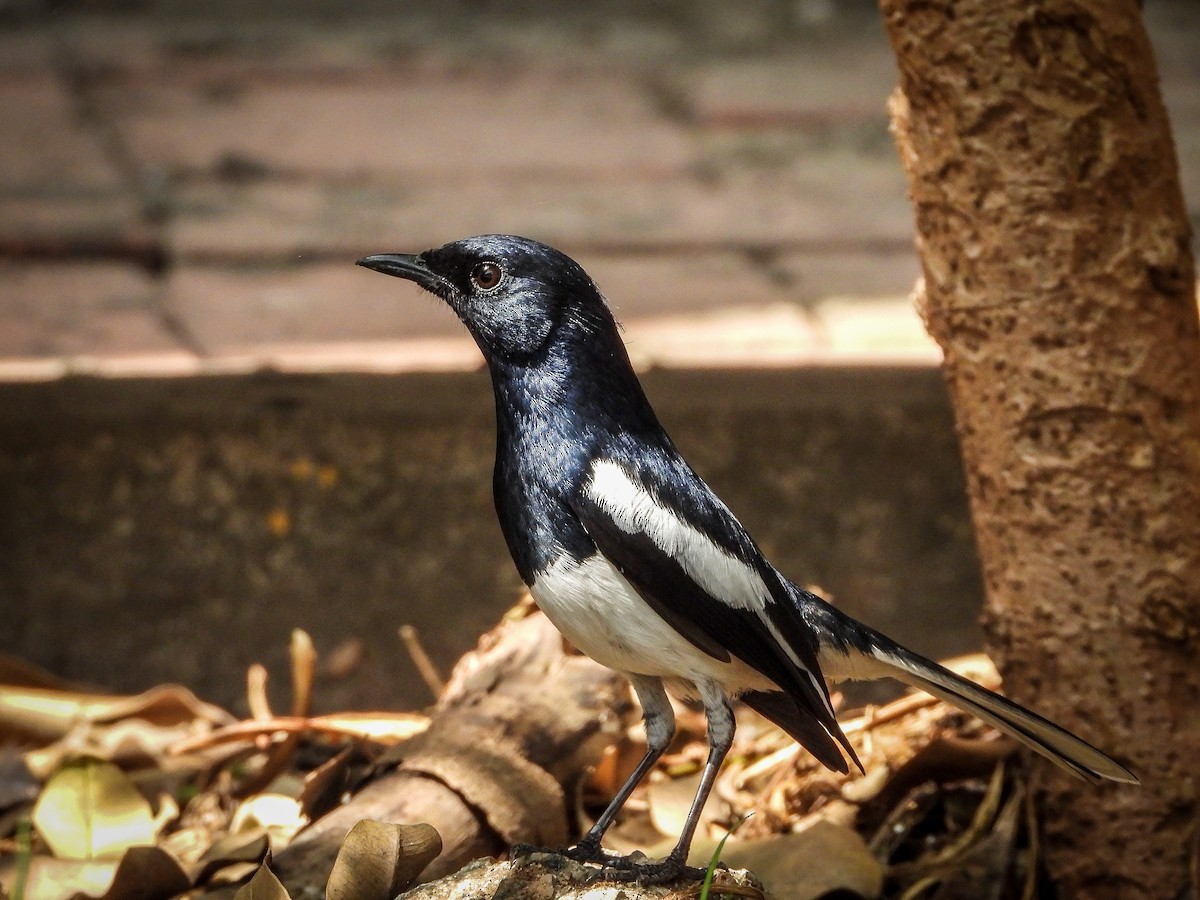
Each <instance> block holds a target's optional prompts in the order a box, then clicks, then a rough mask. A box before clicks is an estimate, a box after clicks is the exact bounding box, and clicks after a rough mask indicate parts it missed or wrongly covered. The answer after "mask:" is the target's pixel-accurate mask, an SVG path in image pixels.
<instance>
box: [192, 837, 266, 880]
mask: <svg viewBox="0 0 1200 900" xmlns="http://www.w3.org/2000/svg"><path fill="white" fill-rule="evenodd" d="M270 847H271V840H270V838H268V837H267V833H266V831H259V832H257V833H242V834H226V835H225V836H224V837H222V838H219V839H217V840H216V841H213V843H212V846H210V847H209V848H208V849H207V850H206V851H205V852H204V853H203V854H202V855H201V857H200V860H199V862H198V863H197V864H196V867H195V872H194V873H193V876H192V880H193V881H194V882H195V883H196V884H202V883H204V882H206V881H209V880H211V879H212V877H213V876H214V875H215V874H216V873H217V872H218V871H220V870H221V869H224V868H226V867H229V866H234V865H241V864H244V863H249V864H251V865H253V866H254V867H257V866H258V865H259V863H261V862H262V860H263V858H264V857H266V855H267V851H268V850H269V849H270Z"/></svg>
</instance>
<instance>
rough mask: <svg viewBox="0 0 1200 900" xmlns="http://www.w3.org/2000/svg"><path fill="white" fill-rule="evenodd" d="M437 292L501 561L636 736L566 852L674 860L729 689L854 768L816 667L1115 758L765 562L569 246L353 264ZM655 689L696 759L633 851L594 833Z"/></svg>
mask: <svg viewBox="0 0 1200 900" xmlns="http://www.w3.org/2000/svg"><path fill="white" fill-rule="evenodd" d="M358 262H359V265H362V266H366V267H367V268H369V269H374V270H376V271H378V272H383V273H385V274H388V275H396V276H399V277H401V278H406V279H408V280H410V281H414V282H416V283H417V284H418V285H420V286H421V287H423V288H424V289H425V290H427V291H430V292H431V293H433V294H436V295H437V296H438V297H441V298H442V299H443V300H444V301H446V303H447V304H449V306H450V308H451V309H453V310H454V312H455V313H456V314H457V315H458V317H459V318H460V319H461V320H462V321H463V323H464V324H465V325H466V326H467V329H468V330H469V331H470V332H471V335H472V336H473V337H474V338H475V341H476V343H478V345H479V347H480V349H481V350H482V351H483V356H484V358H485V360H486V361H487V366H488V370H489V371H490V373H491V376H492V385H493V387H494V390H495V399H496V422H497V442H496V467H495V472H494V478H493V491H494V495H495V501H496V510H497V512H498V514H499V517H500V526H501V528H502V530H503V532H504V538H505V540H506V541H507V543H508V548H509V550H510V551H511V553H512V556H513V560H514V561H515V562H516V565H517V569H518V570H519V571H520V574H521V577H522V578H523V579H524V581H525V583H526V584H527V585H529V589H530V592H531V593H532V594H533V597H534V599H535V600H536V601H537V603H538V605H539V606H540V607H541V609H542V610H543V611H544V612H545V614H546V615H547V616H548V617H549V618H550V620H551V621H552V622H554V624H555V625H556V626H557V627H558V628H559V630H560V631H561V632H562V633H563V634H564V635H565V636H566V637H567V638H568V639H569V640H570V641H571V642H572V643H573V644H575V645H576V646H577V647H578V648H579V649H581V650H582V651H583V652H584V653H586V654H588V655H589V656H591V657H592V658H593V659H595V660H597V661H598V662H600V663H603V664H604V665H606V666H609V667H611V668H613V669H616V670H618V671H620V672H622V673H624V674H625V675H627V676H628V678H629V680H630V681H631V682H632V684H633V688H634V690H635V691H636V692H637V696H638V699H639V701H640V702H641V706H642V710H643V713H644V716H645V726H646V737H647V744H648V748H649V749H648V750H647V752H646V755H645V757H644V758H643V759H642V760H641V762H640V763H639V764H638V766H637V768H636V769H635V770H634V772H633V774H632V776H631V777H630V778H629V780H628V781H627V782H626V783H625V785H624V786H623V787H622V788H621V789H620V790H619V791H618V792H617V795H616V797H615V798H614V799H613V801H612V803H611V804H610V805H609V807H608V808H607V809H606V810H605V811H604V813H603V814H602V815H601V816H600V818H599V819H598V820H597V822H596V824H595V825H594V826H593V827H592V829H591V830H590V831H589V832H588V833H587V835H585V836H584V838H583V839H582V840H581V841H580V842H579V843H578V844H576V845H575V846H574V847H572V848H569V849H568V851H566V852H567V853H568V854H569V855H571V856H573V857H574V858H576V859H582V860H593V861H599V862H604V863H607V864H608V865H609V866H610V867H614V866H615V867H616V869H617V870H618V871H620V872H624V873H625V874H626V875H627V877H631V878H637V879H638V880H642V881H654V880H666V879H670V878H672V877H675V876H676V875H678V874H680V873H681V872H684V871H685V870H686V859H687V853H688V848H689V845H690V844H691V840H692V835H693V833H694V831H695V828H696V823H697V820H698V818H699V815H700V811H701V809H702V808H703V805H704V801H705V800H706V799H707V797H708V794H709V791H710V790H711V789H712V785H713V780H714V779H715V777H716V774H717V770H718V768H719V767H720V765H721V762H722V760H723V759H724V757H725V754H726V753H727V752H728V751H729V747H730V745H731V743H732V741H733V733H734V717H733V711H732V709H731V706H730V702H731V701H732V700H733V699H734V698H740V699H741V700H742V701H743V702H745V703H746V704H748V705H749V706H750V707H751V708H753V709H755V710H757V711H758V712H759V713H761V714H762V715H764V716H766V717H767V718H768V719H771V720H772V721H774V722H775V723H776V724H778V725H779V726H780V727H781V728H782V729H783V730H784V731H786V732H787V733H788V734H790V735H791V736H792V737H793V738H795V739H796V740H797V741H799V742H800V743H801V744H802V745H803V746H804V747H805V748H806V749H807V750H808V751H809V752H810V753H812V754H813V756H815V757H816V758H817V759H818V760H820V761H821V762H822V763H824V764H825V765H826V766H828V767H829V768H831V769H834V770H836V771H839V772H846V771H848V766H847V759H849V760H850V761H851V762H853V763H855V764H856V765H858V766H859V767H860V768H861V764H860V763H859V762H858V759H857V757H856V756H855V753H854V748H853V747H852V746H851V744H850V742H849V741H848V740H847V739H846V736H845V735H844V734H843V733H842V730H841V728H840V727H839V726H838V722H837V719H836V718H835V715H834V710H833V707H832V705H831V704H830V700H829V691H828V688H827V687H826V683H825V679H826V678H830V679H842V678H865V679H871V678H881V677H885V676H890V677H893V678H897V679H900V680H901V681H904V682H907V683H909V684H911V685H914V686H916V687H919V688H922V689H923V690H926V691H928V692H929V693H931V694H933V695H934V696H936V697H940V698H942V699H944V700H947V701H949V702H951V703H953V704H954V705H956V706H958V707H959V708H961V709H963V710H965V711H967V712H970V713H973V714H974V715H976V716H978V717H979V718H981V719H983V720H984V721H985V722H988V723H990V724H992V725H994V726H996V727H997V728H999V729H1000V730H1001V731H1004V732H1006V733H1008V734H1010V735H1012V736H1013V737H1015V738H1017V739H1018V740H1020V741H1023V742H1024V743H1025V744H1027V745H1029V746H1030V747H1032V748H1033V749H1034V750H1036V751H1037V752H1039V753H1041V754H1042V755H1044V756H1046V757H1048V758H1049V759H1050V760H1051V761H1053V762H1055V763H1057V764H1058V765H1060V766H1062V767H1063V768H1065V769H1067V770H1068V771H1070V772H1073V773H1074V774H1076V775H1078V776H1081V777H1083V778H1086V779H1089V780H1093V781H1098V780H1100V779H1102V778H1108V779H1112V780H1114V781H1123V782H1130V783H1136V782H1137V778H1136V777H1135V776H1134V775H1133V774H1132V773H1131V772H1130V771H1129V770H1128V769H1126V768H1125V767H1124V766H1122V765H1121V764H1119V763H1118V762H1116V761H1115V760H1113V759H1111V758H1110V757H1109V756H1107V755H1106V754H1104V753H1102V752H1101V751H1099V750H1097V749H1096V748H1095V747H1093V746H1091V745H1090V744H1088V743H1086V742H1084V741H1082V740H1080V739H1079V738H1077V737H1075V736H1074V735H1073V734H1070V733H1069V732H1067V731H1065V730H1064V729H1062V728H1060V727H1059V726H1057V725H1055V724H1054V723H1052V722H1049V721H1047V720H1046V719H1044V718H1042V717H1041V716H1039V715H1037V714H1036V713H1033V712H1030V711H1029V710H1027V709H1024V708H1023V707H1021V706H1019V705H1017V704H1016V703H1013V702H1012V701H1011V700H1007V699H1005V698H1004V697H1001V696H1000V695H998V694H995V693H992V692H991V691H988V690H986V689H984V688H982V687H979V686H978V685H976V684H974V683H972V682H970V681H968V680H966V679H964V678H962V677H960V676H958V675H956V674H954V673H953V672H950V671H949V670H947V669H945V668H943V667H942V666H939V665H938V664H937V663H935V662H932V661H930V660H928V659H925V658H924V657H922V656H919V655H918V654H916V653H913V652H912V651H910V650H908V649H906V648H904V647H901V646H900V645H899V644H897V643H896V642H895V641H893V640H891V639H890V638H888V637H886V636H884V635H882V634H880V633H879V632H877V631H874V630H872V629H871V628H868V627H867V626H866V625H863V624H862V623H860V622H858V621H856V620H854V619H852V618H850V617H849V616H847V615H846V614H844V613H842V612H839V611H838V610H837V609H835V608H834V607H833V606H831V605H829V604H828V603H826V602H825V601H824V600H822V599H821V598H820V597H818V596H816V595H815V594H813V593H810V592H809V591H806V590H804V589H803V588H800V587H798V586H797V585H795V584H793V583H792V582H791V581H789V580H788V579H787V578H785V577H784V576H783V575H781V574H780V573H779V572H778V571H777V570H776V569H775V568H774V567H773V566H772V565H771V564H770V563H769V562H768V561H767V560H766V559H765V558H764V556H763V555H762V553H761V552H760V551H759V549H758V547H757V546H756V545H755V543H754V540H753V539H752V538H751V537H750V535H749V534H747V533H746V531H745V529H744V528H743V527H742V526H741V524H740V523H739V522H738V520H737V519H736V518H734V516H733V514H732V513H731V512H730V511H729V509H728V508H727V507H726V506H725V504H723V503H722V502H721V501H720V500H719V499H718V498H717V496H716V495H715V494H714V493H713V492H712V490H711V489H710V488H709V487H708V485H707V484H705V483H704V481H703V480H702V479H701V478H700V476H699V475H697V474H696V473H695V472H694V471H693V470H692V469H691V467H690V466H689V465H688V464H687V463H686V462H685V461H684V459H683V457H682V456H680V454H679V451H678V450H676V449H675V445H674V444H673V443H672V442H671V439H670V438H669V437H668V436H667V434H666V432H665V431H664V430H663V428H662V426H661V425H660V424H659V422H658V419H657V418H656V417H655V415H654V411H653V410H652V409H651V407H650V403H649V402H648V401H647V399H646V396H645V394H644V393H643V392H642V386H641V384H640V383H639V382H638V379H637V376H636V375H635V374H634V371H633V367H632V366H631V365H630V363H629V357H628V355H627V354H626V351H625V346H624V344H623V343H622V342H621V338H620V336H619V334H618V331H617V325H616V322H615V321H614V319H613V316H612V313H611V312H610V311H609V308H608V306H607V305H606V303H605V301H604V299H603V298H602V297H601V295H600V292H599V291H598V290H597V288H596V285H595V284H593V282H592V280H591V279H590V278H589V277H588V276H587V274H586V273H585V272H584V271H583V269H582V268H580V266H579V265H578V264H577V263H576V262H575V261H574V260H571V259H569V258H568V257H566V256H565V255H563V254H562V253H560V252H558V251H557V250H554V249H552V248H550V247H547V246H545V245H544V244H540V243H537V242H536V241H531V240H528V239H525V238H519V237H512V236H508V235H484V236H481V237H473V238H468V239H466V240H461V241H455V242H453V243H450V244H446V245H445V246H444V247H441V248H439V249H436V250H428V251H426V252H424V253H421V254H419V255H415V256H410V255H405V254H380V255H377V256H368V257H365V258H364V259H361V260H359V261H358ZM667 688H670V689H671V690H672V691H677V692H679V693H682V694H683V695H685V696H689V697H698V698H699V700H700V701H701V703H703V705H704V710H705V714H706V716H707V719H708V743H709V755H708V761H707V764H706V765H705V767H704V771H703V774H702V777H701V781H700V787H699V790H698V791H697V793H696V797H695V800H694V801H693V803H692V806H691V809H690V811H689V813H688V816H687V820H686V822H685V824H684V828H683V833H682V834H681V835H680V838H679V843H678V844H677V845H676V847H675V849H674V850H673V851H672V852H671V854H670V855H669V856H668V857H667V858H666V859H665V860H663V861H662V862H659V863H653V864H636V865H635V864H633V863H630V862H629V861H627V860H622V859H620V858H614V857H613V856H610V855H608V854H606V853H605V852H604V851H602V850H601V849H600V839H601V837H602V836H603V834H604V832H605V830H606V829H607V828H608V826H609V825H610V824H612V821H613V819H614V818H615V817H616V814H617V812H618V811H619V810H620V808H621V806H622V805H623V804H624V802H625V801H626V800H627V799H628V798H629V795H630V794H631V793H632V792H633V789H634V787H635V786H636V785H637V783H638V782H639V781H640V780H641V779H642V777H643V776H645V775H646V773H647V772H648V771H649V770H650V768H651V767H652V766H653V765H654V763H655V762H656V761H657V760H658V758H659V757H660V756H661V755H662V754H663V752H664V751H665V750H666V748H667V745H668V743H669V742H670V740H671V737H672V735H673V733H674V730H675V721H674V714H673V713H672V710H671V704H670V702H669V700H668V699H667Z"/></svg>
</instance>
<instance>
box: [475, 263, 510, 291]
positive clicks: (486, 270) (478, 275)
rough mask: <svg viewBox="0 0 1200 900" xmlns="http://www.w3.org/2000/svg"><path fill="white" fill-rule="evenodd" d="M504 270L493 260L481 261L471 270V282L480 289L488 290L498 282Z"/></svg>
mask: <svg viewBox="0 0 1200 900" xmlns="http://www.w3.org/2000/svg"><path fill="white" fill-rule="evenodd" d="M503 277H504V270H503V269H501V268H500V266H498V265H497V264H496V263H494V262H481V263H480V264H479V265H477V266H476V267H475V268H473V269H472V270H471V282H472V283H473V284H474V285H475V287H477V288H479V290H481V291H490V290H492V289H493V288H495V287H496V286H497V285H498V284H500V280H501V279H502V278H503Z"/></svg>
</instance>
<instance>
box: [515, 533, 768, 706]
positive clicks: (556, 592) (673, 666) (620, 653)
mask: <svg viewBox="0 0 1200 900" xmlns="http://www.w3.org/2000/svg"><path fill="white" fill-rule="evenodd" d="M530 593H532V594H533V599H534V600H535V601H537V605H538V606H539V607H540V608H541V610H542V612H544V613H545V614H546V616H547V618H549V619H550V621H551V622H553V623H554V625H555V627H557V628H558V630H559V631H561V632H562V633H563V635H564V636H565V637H566V638H567V640H569V641H570V642H571V643H572V644H574V645H575V646H576V647H578V648H579V649H580V650H582V651H583V652H584V653H586V654H587V655H588V656H590V657H591V658H592V659H594V660H596V662H598V663H600V664H602V665H605V666H608V667H609V668H610V669H616V670H617V671H618V672H626V673H629V674H634V675H651V676H657V677H660V678H667V679H682V680H684V681H687V682H691V683H695V682H696V681H698V680H704V679H711V680H713V681H716V682H717V683H719V684H721V685H722V686H724V688H725V690H726V691H727V692H729V693H730V694H738V693H740V692H742V691H746V690H778V688H777V687H775V685H774V683H773V682H771V681H770V680H769V679H767V678H766V677H765V676H763V675H761V674H760V673H758V672H756V671H755V670H754V669H751V668H750V667H749V666H747V665H745V664H744V663H742V662H741V661H740V660H737V659H734V660H732V661H731V662H728V663H723V662H721V661H720V660H718V659H714V658H713V657H711V656H709V655H708V654H707V653H705V652H704V651H703V650H701V649H699V648H698V647H696V646H695V645H694V644H692V643H691V642H690V641H689V640H687V638H685V637H683V636H682V635H680V634H679V632H677V631H676V630H675V629H674V628H672V627H671V626H670V625H668V624H667V622H666V621H665V620H664V619H663V618H662V617H661V616H659V615H658V613H656V612H655V611H654V610H653V609H652V608H651V607H650V606H649V605H648V604H647V603H646V601H645V600H643V599H642V598H641V597H640V596H639V595H638V593H637V591H635V590H634V589H633V586H632V585H630V583H629V582H628V581H626V580H625V578H624V576H622V575H621V573H620V572H618V571H617V569H616V567H614V566H613V565H612V563H610V562H609V561H608V560H607V559H605V558H604V556H603V555H601V554H596V555H594V556H590V557H588V558H587V559H585V560H583V561H582V562H575V561H574V560H572V559H570V558H568V557H564V558H563V559H561V560H559V561H558V562H556V563H554V564H553V565H551V566H550V567H549V568H547V569H546V571H544V572H543V573H542V574H541V575H540V576H538V578H537V580H536V581H535V582H534V584H533V586H532V587H531V588H530Z"/></svg>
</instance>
